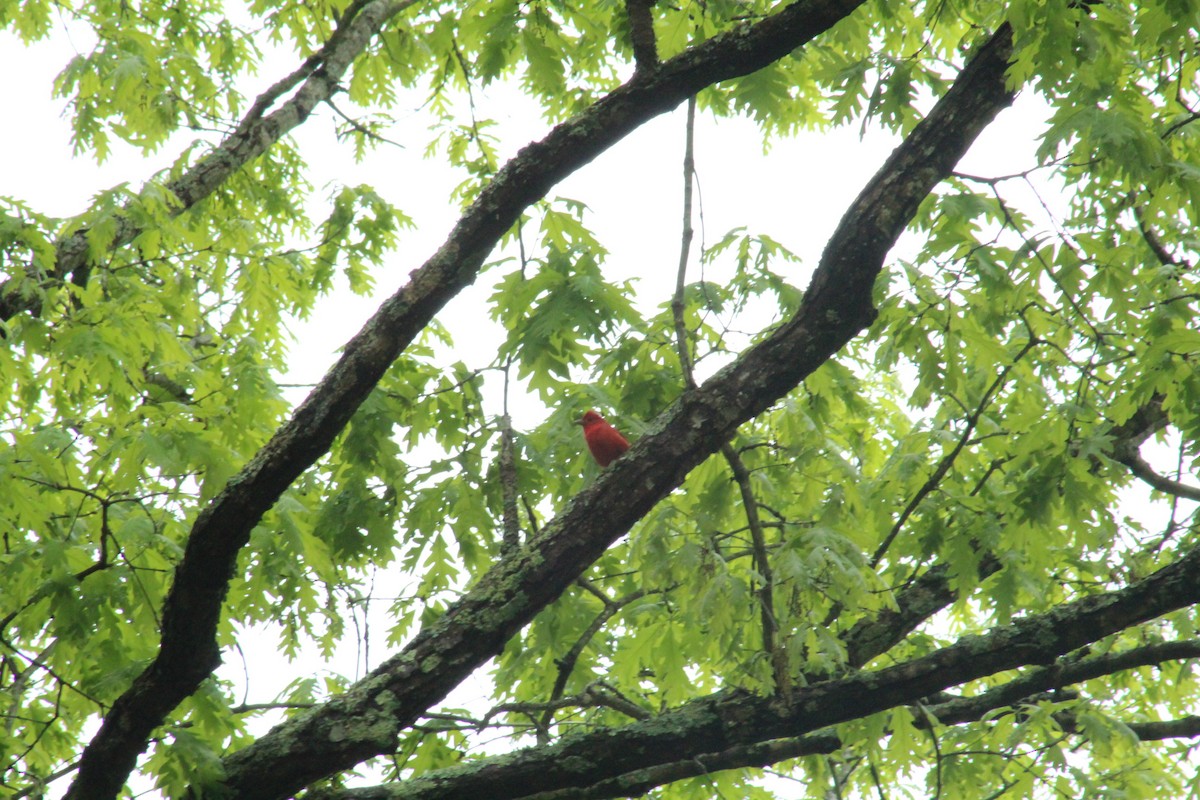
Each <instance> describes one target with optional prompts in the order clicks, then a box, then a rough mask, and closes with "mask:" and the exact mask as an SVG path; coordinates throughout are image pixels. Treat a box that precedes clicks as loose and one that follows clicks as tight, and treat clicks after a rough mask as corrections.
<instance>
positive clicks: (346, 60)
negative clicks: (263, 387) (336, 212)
mask: <svg viewBox="0 0 1200 800" xmlns="http://www.w3.org/2000/svg"><path fill="white" fill-rule="evenodd" d="M416 1H417V0H371V1H369V2H356V3H354V4H352V6H351V8H349V9H347V12H346V14H345V15H344V16H343V18H342V21H341V23H340V24H339V26H338V28H337V29H336V30H335V31H334V33H333V35H332V36H330V38H329V41H328V42H326V43H325V45H324V46H323V47H322V48H321V49H320V50H319V51H317V52H316V53H314V54H313V55H311V56H309V57H308V58H307V59H305V61H304V63H303V64H301V65H300V66H299V67H298V68H297V69H296V70H295V71H293V72H292V73H291V74H290V75H288V76H286V77H284V78H283V79H281V80H279V81H277V82H276V83H275V84H274V85H272V86H271V87H269V88H268V89H267V90H266V91H265V92H263V93H262V94H261V95H259V96H258V98H256V99H255V102H254V104H253V105H251V106H250V108H249V110H248V111H247V112H246V114H245V116H243V117H242V120H241V122H240V123H239V124H238V126H237V128H236V129H234V131H233V132H232V133H231V134H229V136H227V137H225V139H224V140H223V141H222V142H221V143H220V144H219V145H218V146H217V147H216V148H215V149H214V150H213V151H212V152H211V153H208V154H207V155H205V156H204V157H203V158H201V159H200V160H199V161H198V162H196V164H195V165H194V166H193V167H192V168H191V169H189V170H188V171H187V172H186V173H185V174H184V175H182V176H180V177H179V178H177V179H175V180H173V181H171V182H170V183H168V184H167V185H166V187H165V188H166V189H167V191H169V192H170V193H171V194H172V195H174V197H175V199H176V200H177V201H178V202H177V204H176V205H175V207H174V208H173V213H174V214H175V215H179V214H182V213H183V212H185V211H187V210H188V209H189V208H191V207H193V206H194V205H196V204H197V203H199V202H200V201H201V200H203V199H205V198H206V197H208V196H209V195H211V194H212V193H213V192H214V191H216V189H217V188H218V187H220V186H221V184H223V183H224V182H225V181H227V180H228V179H229V177H230V176H231V175H233V174H234V173H235V172H237V171H238V170H239V169H241V168H242V167H244V166H245V165H246V164H248V163H249V162H250V161H252V160H253V159H255V158H257V157H258V156H260V155H262V154H263V153H265V152H266V151H267V150H268V149H269V148H270V147H271V145H273V144H275V142H277V141H279V139H281V138H282V137H283V136H284V135H285V134H287V133H288V131H291V130H292V129H293V128H296V127H298V126H299V125H301V124H303V123H304V122H305V121H306V120H307V119H308V117H309V115H310V114H312V111H313V109H314V108H316V107H317V106H318V105H319V104H320V103H322V102H324V101H325V100H328V99H329V98H330V97H332V96H333V94H334V92H335V91H337V89H338V84H339V81H340V80H341V78H342V76H343V75H345V73H346V70H347V69H348V68H349V67H350V63H351V62H352V61H353V60H354V59H355V57H357V56H358V55H359V53H361V52H362V51H363V49H364V48H365V47H366V46H367V43H368V42H369V41H370V40H371V38H372V37H373V36H375V34H377V33H378V32H379V30H380V29H381V28H382V27H383V25H384V23H386V22H387V21H388V20H389V19H391V18H392V17H394V16H396V15H397V14H399V13H400V12H401V11H403V10H404V9H406V8H408V7H409V6H411V5H413V4H414V3H415V2H416ZM297 86H299V88H298V89H296V87H297ZM293 89H295V92H294V93H293V94H292V96H291V97H290V98H289V99H288V100H287V101H286V102H284V103H283V104H281V105H280V106H279V107H278V108H276V109H275V110H274V111H272V112H271V113H269V114H268V113H266V112H267V109H269V108H270V107H271V106H272V105H274V104H275V103H276V102H277V101H278V100H279V98H280V97H282V96H283V95H285V94H286V93H287V92H289V91H292V90H293ZM142 230H143V229H142V228H141V227H140V226H139V224H138V223H137V222H135V221H134V219H133V218H132V217H131V216H130V215H129V213H128V210H126V212H125V213H118V215H117V219H116V231H115V233H114V237H113V242H112V245H111V246H110V249H113V250H115V249H117V248H120V247H124V246H125V245H127V244H129V243H130V242H131V241H133V240H134V239H135V238H136V237H137V236H138V234H140V233H141V232H142ZM91 267H92V264H91V263H90V262H89V261H88V230H87V229H86V228H83V229H79V230H76V231H75V232H73V233H72V234H71V235H70V236H68V237H66V238H65V239H62V240H60V241H59V242H58V244H57V246H56V248H55V262H54V270H53V273H52V274H50V275H46V276H41V279H42V280H46V279H49V280H53V281H64V280H67V279H68V278H69V279H71V281H72V282H74V283H75V284H77V285H79V286H83V285H85V284H86V283H87V281H88V278H89V276H90V274H91ZM25 311H28V312H31V313H33V314H39V313H41V299H40V296H39V295H38V294H37V293H33V294H28V293H23V292H21V290H20V279H17V278H12V279H9V280H8V281H5V282H4V283H2V284H0V321H4V320H8V319H11V318H12V317H13V316H15V315H16V314H19V313H21V312H25Z"/></svg>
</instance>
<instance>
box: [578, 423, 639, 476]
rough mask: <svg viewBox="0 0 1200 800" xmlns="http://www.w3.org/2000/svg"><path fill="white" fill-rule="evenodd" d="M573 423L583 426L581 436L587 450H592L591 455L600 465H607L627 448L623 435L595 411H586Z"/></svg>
mask: <svg viewBox="0 0 1200 800" xmlns="http://www.w3.org/2000/svg"><path fill="white" fill-rule="evenodd" d="M575 424H576V425H582V426H583V438H584V440H585V441H586V442H587V446H588V450H591V451H592V457H593V458H595V459H596V463H597V464H599V465H600V466H602V467H607V466H608V465H609V464H611V463H612V462H614V461H616V460H617V458H618V457H619V456H620V455H621V454H622V453H624V452H625V451H626V450H628V449H629V442H628V441H627V440H626V439H625V437H624V436H622V435H621V434H620V433H619V432H618V431H617V429H616V428H614V427H613V426H612V425H609V424H608V423H607V422H605V421H604V417H602V416H600V415H599V414H597V413H596V412H595V411H588V412H587V413H586V414H584V415H583V417H581V418H580V419H578V420H576V422H575Z"/></svg>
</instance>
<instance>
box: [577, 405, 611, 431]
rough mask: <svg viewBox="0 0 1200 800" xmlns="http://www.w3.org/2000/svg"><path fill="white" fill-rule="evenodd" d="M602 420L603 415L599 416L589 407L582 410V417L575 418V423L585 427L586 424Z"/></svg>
mask: <svg viewBox="0 0 1200 800" xmlns="http://www.w3.org/2000/svg"><path fill="white" fill-rule="evenodd" d="M603 421H604V417H602V416H600V415H599V414H597V413H596V412H595V411H593V410H591V409H590V408H589V409H588V410H587V411H585V412H584V414H583V416H582V417H580V418H579V419H577V420H575V424H576V425H583V426H584V427H587V426H588V425H595V424H596V423H597V422H603Z"/></svg>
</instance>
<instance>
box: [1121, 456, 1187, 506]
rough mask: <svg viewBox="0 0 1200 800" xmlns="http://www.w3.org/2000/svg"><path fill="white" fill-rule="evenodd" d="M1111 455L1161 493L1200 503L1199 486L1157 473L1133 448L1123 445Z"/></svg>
mask: <svg viewBox="0 0 1200 800" xmlns="http://www.w3.org/2000/svg"><path fill="white" fill-rule="evenodd" d="M1113 456H1114V457H1115V458H1116V460H1117V461H1120V462H1121V463H1122V464H1124V465H1125V466H1126V467H1128V468H1129V471H1130V472H1132V473H1133V474H1134V475H1135V476H1136V477H1138V478H1141V479H1142V480H1143V481H1145V482H1146V483H1148V484H1149V485H1150V486H1151V488H1154V489H1157V490H1158V491H1160V492H1162V493H1163V494H1169V495H1172V496H1174V497H1179V498H1182V499H1184V500H1193V501H1195V502H1197V503H1200V486H1189V485H1188V484H1186V483H1182V482H1180V481H1177V480H1172V479H1171V478H1168V477H1167V476H1165V475H1159V474H1158V473H1157V472H1155V471H1154V467H1152V466H1150V463H1149V462H1148V461H1146V459H1144V458H1142V454H1141V453H1139V452H1138V451H1137V450H1136V449H1135V448H1132V447H1125V448H1121V449H1118V450H1116V451H1115V452H1114V453H1113Z"/></svg>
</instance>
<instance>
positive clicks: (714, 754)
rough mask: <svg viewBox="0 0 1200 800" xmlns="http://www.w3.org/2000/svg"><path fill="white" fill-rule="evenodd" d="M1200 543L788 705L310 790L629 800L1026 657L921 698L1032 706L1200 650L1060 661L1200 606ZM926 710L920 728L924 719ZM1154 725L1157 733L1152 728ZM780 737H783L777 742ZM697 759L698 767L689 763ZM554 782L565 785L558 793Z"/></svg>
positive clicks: (773, 755) (793, 749)
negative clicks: (950, 691)
mask: <svg viewBox="0 0 1200 800" xmlns="http://www.w3.org/2000/svg"><path fill="white" fill-rule="evenodd" d="M1198 580H1200V548H1195V549H1193V550H1191V551H1190V552H1188V553H1187V554H1186V555H1185V556H1184V557H1183V558H1182V559H1180V560H1179V561H1178V562H1176V563H1174V564H1171V565H1169V566H1167V567H1164V568H1163V569H1161V570H1159V571H1158V572H1156V573H1154V574H1153V575H1151V576H1149V577H1147V578H1145V579H1143V580H1141V581H1138V582H1136V583H1133V584H1131V585H1130V586H1128V587H1126V588H1124V589H1119V590H1116V591H1112V592H1107V593H1104V594H1099V595H1094V596H1092V597H1087V598H1084V599H1082V600H1077V601H1075V602H1072V603H1066V604H1063V605H1061V606H1059V607H1057V608H1055V609H1052V610H1051V611H1048V612H1046V613H1044V614H1040V615H1036V616H1031V617H1028V618H1025V619H1022V620H1019V621H1017V622H1015V623H1013V624H1011V625H1006V626H1001V627H998V628H995V629H993V630H992V631H991V632H990V633H988V634H986V635H982V636H964V637H963V638H962V639H960V640H959V641H958V642H956V643H954V644H952V645H949V646H947V647H945V648H942V649H941V650H938V651H936V652H934V653H931V654H929V655H927V656H924V657H921V658H917V659H913V660H911V661H908V662H906V663H902V664H898V665H896V666H892V667H886V668H883V669H879V670H874V671H869V672H860V673H857V674H855V675H852V676H849V677H845V678H840V679H836V680H830V681H824V682H821V683H816V684H813V685H811V686H808V687H798V688H796V689H795V694H794V698H793V700H792V702H791V703H788V704H785V705H783V706H781V704H780V703H779V701H778V698H770V697H757V696H753V695H749V694H746V693H744V692H738V691H732V692H719V693H717V694H714V695H710V696H708V697H706V698H702V699H700V700H695V701H692V702H690V703H688V704H687V705H685V706H683V707H682V708H679V709H675V710H673V711H669V712H666V713H664V714H661V715H659V716H657V717H655V718H653V719H650V720H647V721H645V722H638V723H633V724H631V725H627V726H625V727H623V728H620V729H618V730H616V731H611V730H606V731H599V732H592V733H587V734H582V735H577V736H569V737H564V738H563V739H562V740H560V741H559V742H558V743H556V744H554V745H551V746H547V747H537V748H531V749H528V750H523V751H518V752H515V753H512V754H509V755H505V756H500V757H497V758H494V759H488V760H486V761H484V762H479V763H475V764H471V765H469V766H467V767H463V768H456V769H450V770H443V771H439V772H437V773H430V774H429V775H424V776H421V777H419V778H414V779H413V780H410V781H407V782H404V783H397V784H391V785H386V786H378V787H371V788H369V789H361V790H349V791H345V792H330V793H328V794H321V793H315V794H314V795H311V796H312V797H314V798H321V800H332V798H337V799H338V800H385V798H386V800H432V798H443V797H447V796H449V795H447V794H446V793H445V789H446V788H447V787H451V786H452V787H453V789H454V792H455V795H454V796H460V797H462V796H485V795H486V796H487V797H489V798H492V800H506V799H512V798H534V797H536V798H539V800H549V798H567V797H570V798H581V797H586V798H601V797H629V796H635V795H638V794H641V793H643V792H645V791H647V790H648V789H650V788H653V787H654V786H657V785H661V784H662V783H665V782H668V781H671V780H679V779H680V778H684V777H690V776H694V775H700V774H704V773H706V772H710V771H715V770H718V769H729V768H733V767H744V766H762V765H765V764H768V763H774V762H776V761H780V760H783V759H785V758H794V757H796V756H800V755H809V754H814V753H831V752H834V751H835V750H837V749H838V748H840V747H841V740H840V739H839V738H838V736H837V734H836V732H835V730H834V729H833V728H832V727H830V726H832V725H835V724H837V723H839V722H844V721H847V720H850V719H858V718H861V717H865V716H868V715H870V714H875V713H879V712H882V711H887V710H888V709H890V708H894V707H896V706H901V705H907V704H911V703H916V702H918V701H920V700H922V698H926V697H929V696H930V695H933V694H935V693H936V692H939V691H942V690H944V689H947V688H950V687H952V686H956V685H960V684H962V683H965V682H967V681H971V680H977V679H979V678H983V677H986V676H988V675H993V674H996V673H998V672H1002V671H1004V670H1007V669H1013V668H1017V667H1021V666H1024V665H1027V664H1039V663H1040V664H1049V666H1045V667H1037V668H1035V669H1034V670H1032V671H1031V672H1029V673H1027V674H1026V675H1024V676H1021V677H1019V678H1017V679H1014V680H1013V681H1010V682H1008V683H1006V684H1002V685H1001V686H999V687H997V688H995V689H992V690H989V691H986V692H983V693H981V694H979V695H977V696H975V697H970V698H956V699H953V700H949V701H945V702H940V703H933V704H927V705H925V706H924V711H927V712H928V713H929V715H930V716H931V717H933V718H935V719H937V720H938V722H939V723H940V724H944V725H951V724H961V723H964V722H971V721H975V720H978V719H980V718H981V717H982V716H983V715H984V714H985V713H987V712H988V711H992V710H994V709H999V708H1006V707H1010V706H1012V705H1014V704H1016V703H1020V702H1027V701H1028V699H1029V698H1031V696H1033V695H1034V694H1035V693H1038V692H1044V691H1047V690H1050V689H1057V688H1062V687H1065V686H1069V685H1071V684H1073V683H1077V682H1080V681H1085V680H1089V679H1092V678H1096V677H1100V676H1103V675H1110V674H1113V673H1115V672H1118V671H1122V670H1127V669H1133V668H1136V667H1141V666H1147V665H1152V664H1159V663H1163V662H1166V661H1171V660H1179V659H1188V658H1194V657H1196V656H1197V655H1198V654H1200V642H1198V641H1197V640H1189V641H1182V642H1169V643H1162V644H1155V645H1148V646H1145V647H1140V648H1135V649H1132V650H1129V651H1125V652H1121V653H1112V654H1103V655H1100V656H1094V657H1089V658H1084V659H1080V660H1079V661H1076V662H1073V663H1072V662H1067V663H1058V664H1054V663H1051V662H1054V661H1055V659H1058V658H1060V657H1061V656H1064V655H1066V654H1068V653H1070V652H1072V651H1074V650H1076V649H1078V648H1080V647H1082V646H1084V645H1087V644H1090V643H1092V642H1095V641H1098V640H1100V639H1102V638H1104V637H1105V636H1109V635H1112V634H1114V633H1118V632H1120V631H1121V630H1124V629H1125V628H1126V627H1128V626H1130V625H1135V624H1138V623H1142V622H1146V621H1148V620H1150V619H1153V618H1155V617H1157V616H1161V615H1162V614H1165V613H1168V612H1170V611H1174V610H1177V609H1180V608H1184V607H1187V606H1189V605H1192V604H1195V603H1197V602H1200V583H1197V581H1198ZM924 716H925V715H924V714H921V715H917V721H916V722H917V724H918V725H926V724H928V723H927V722H925V721H923V720H922V717H924ZM1151 725H1152V727H1150V728H1147V730H1146V734H1147V737H1148V738H1161V737H1163V736H1167V735H1183V736H1186V735H1195V734H1193V733H1189V731H1197V732H1200V727H1198V726H1197V725H1196V721H1195V720H1194V719H1191V718H1189V719H1185V720H1178V721H1174V722H1173V724H1171V725H1168V726H1164V725H1163V724H1161V723H1159V724H1153V723H1152V724H1151ZM1155 725H1157V727H1154V726H1155ZM783 737H789V738H788V739H787V740H785V741H780V740H781V739H782V738H783ZM688 764H690V766H688ZM559 787H571V788H566V789H559Z"/></svg>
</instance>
